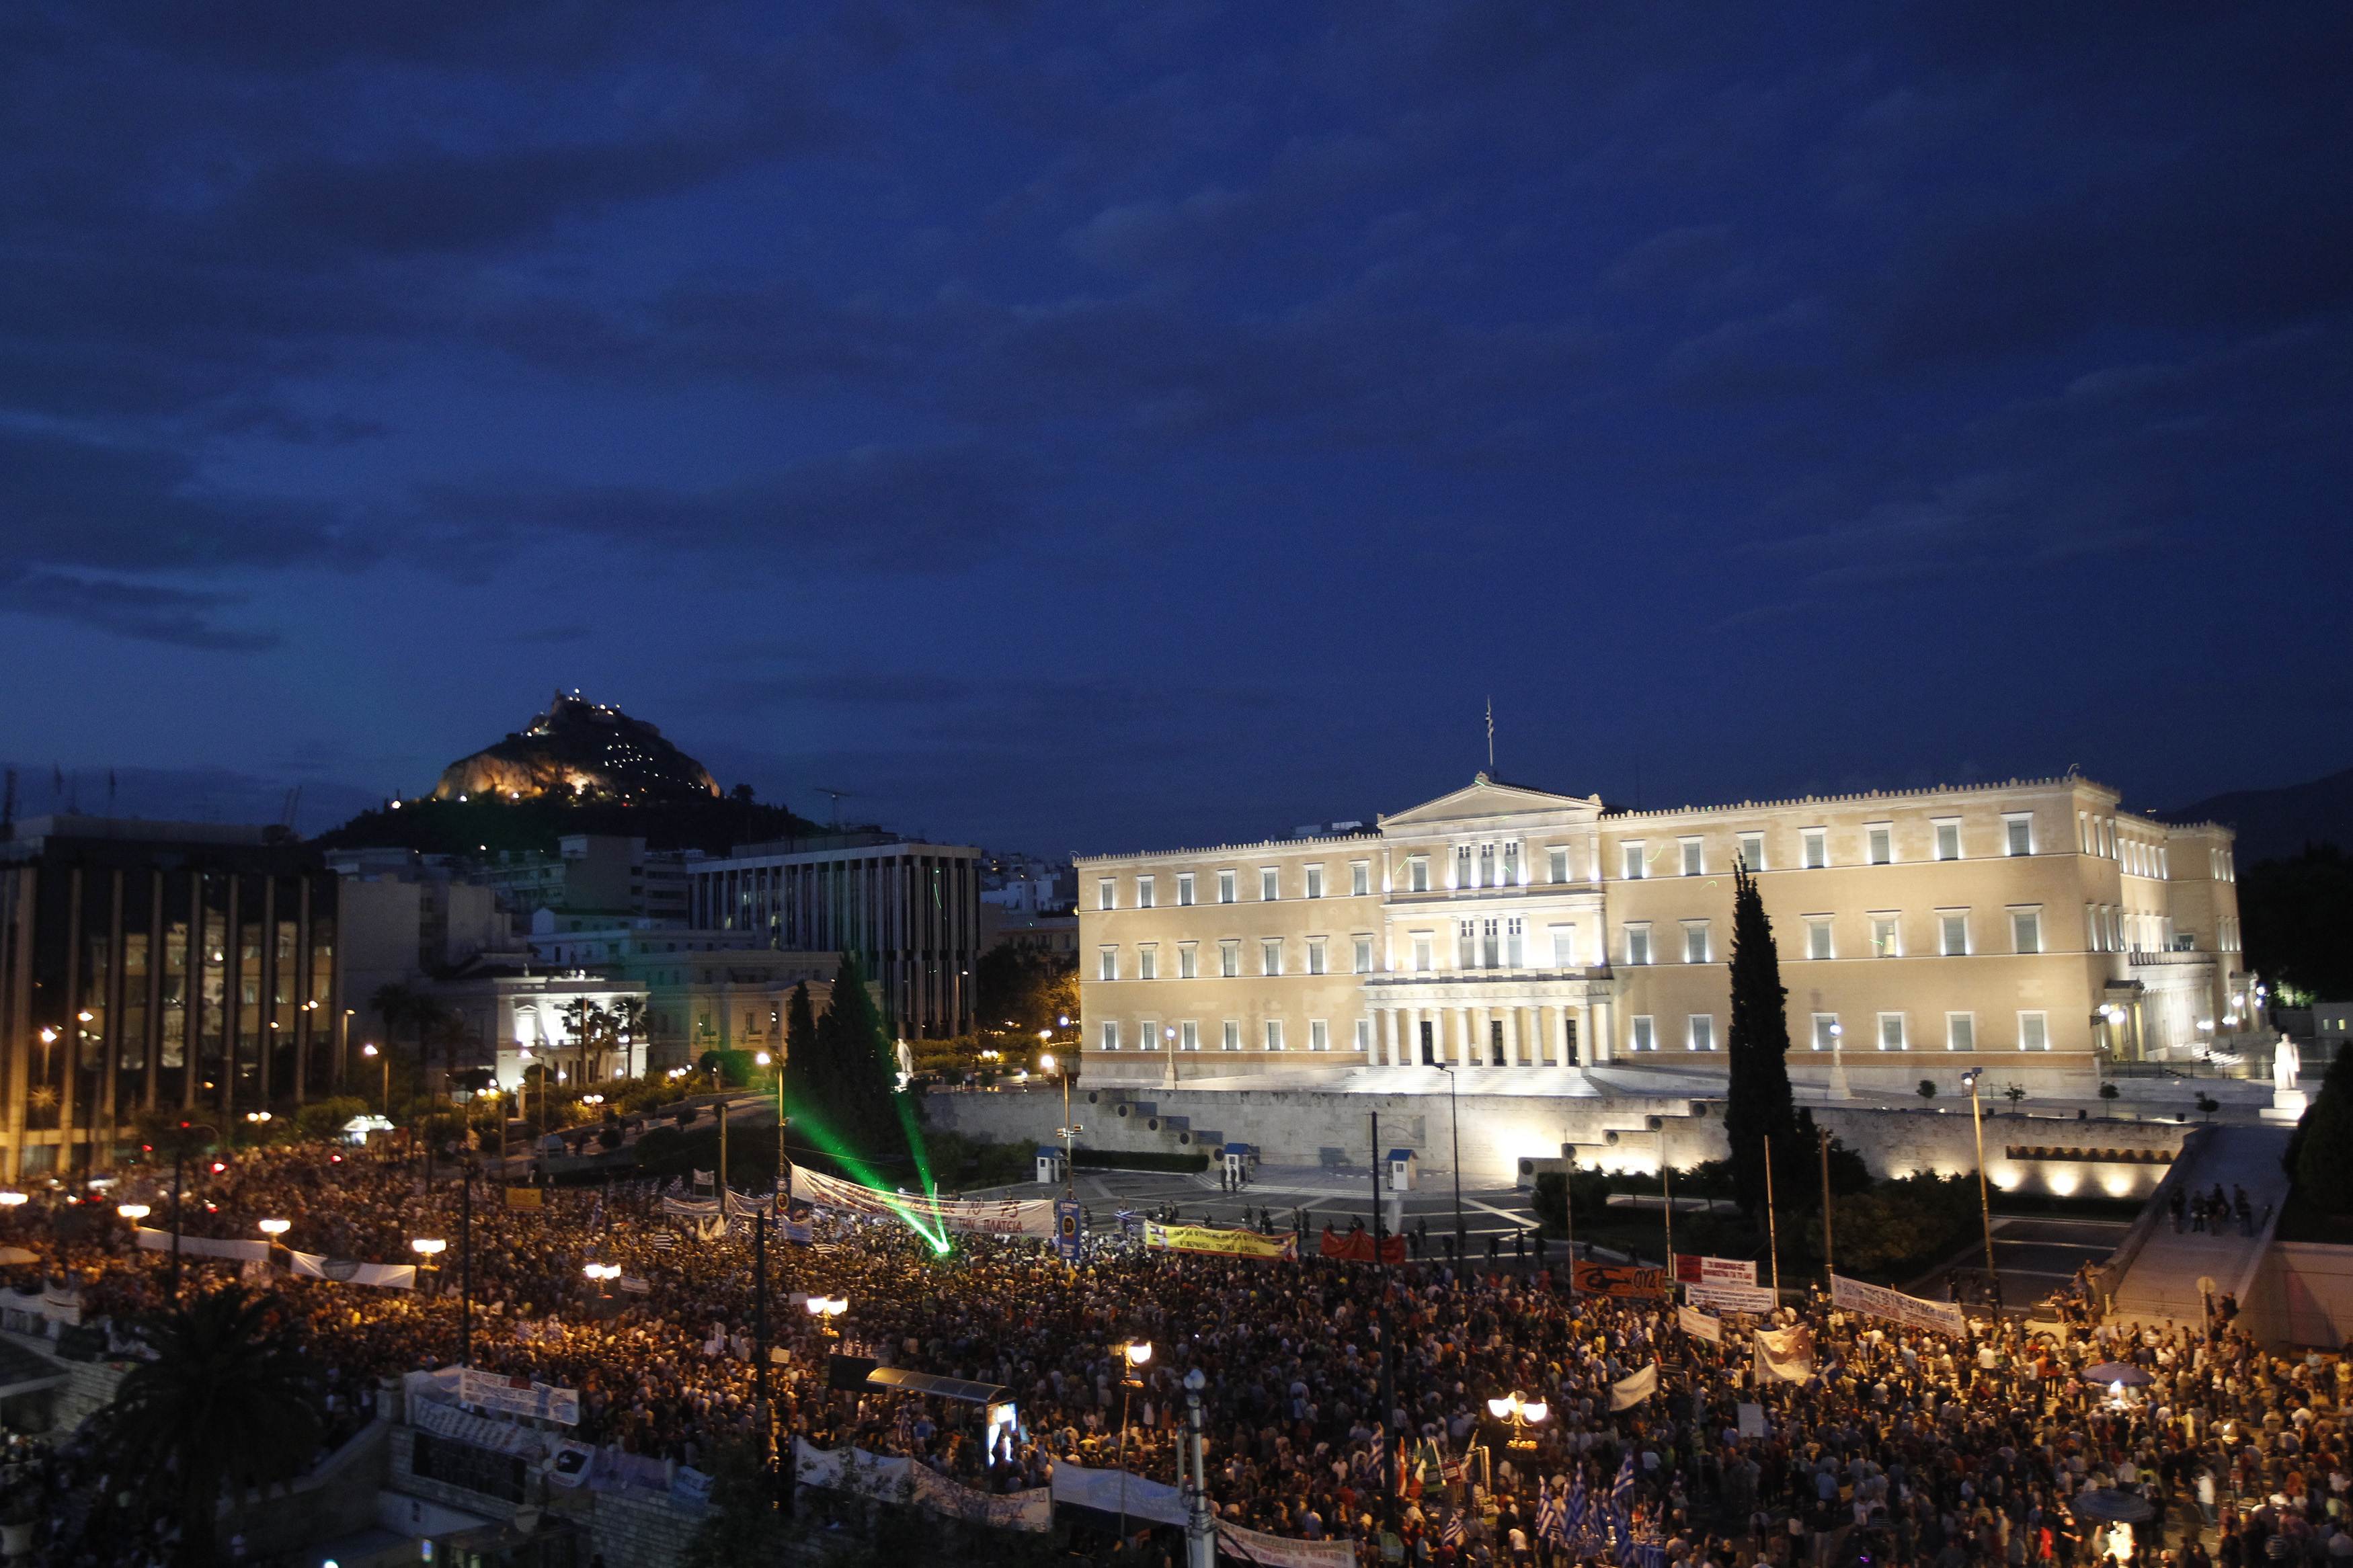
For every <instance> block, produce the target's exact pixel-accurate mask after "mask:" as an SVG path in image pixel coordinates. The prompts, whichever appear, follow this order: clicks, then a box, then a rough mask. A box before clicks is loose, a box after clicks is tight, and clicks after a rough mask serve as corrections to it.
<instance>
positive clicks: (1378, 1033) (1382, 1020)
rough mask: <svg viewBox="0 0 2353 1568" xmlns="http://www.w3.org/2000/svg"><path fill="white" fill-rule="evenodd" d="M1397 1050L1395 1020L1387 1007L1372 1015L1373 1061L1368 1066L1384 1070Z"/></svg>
mask: <svg viewBox="0 0 2353 1568" xmlns="http://www.w3.org/2000/svg"><path fill="white" fill-rule="evenodd" d="M1396 1048H1397V1019H1396V1018H1395V1017H1394V1016H1391V1014H1390V1012H1389V1010H1388V1008H1387V1007H1383V1008H1381V1009H1380V1010H1379V1011H1378V1012H1377V1013H1375V1014H1374V1015H1373V1059H1372V1061H1371V1063H1370V1064H1369V1065H1370V1066H1373V1067H1377V1068H1385V1067H1388V1066H1389V1065H1391V1064H1390V1061H1389V1058H1390V1055H1391V1054H1392V1053H1393V1052H1394V1051H1395V1050H1396Z"/></svg>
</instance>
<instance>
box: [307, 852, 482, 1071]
mask: <svg viewBox="0 0 2353 1568" xmlns="http://www.w3.org/2000/svg"><path fill="white" fill-rule="evenodd" d="M327 867H328V869H330V870H332V871H334V872H335V873H337V874H338V875H339V876H341V877H342V878H343V888H342V893H341V903H342V913H343V991H344V994H346V995H348V996H349V997H351V999H352V1000H351V1002H350V1003H349V1004H348V1005H350V1006H352V1007H353V1008H356V1009H357V1013H356V1015H355V1016H356V1022H355V1023H354V1025H353V1027H355V1028H357V1029H358V1030H359V1031H360V1032H361V1034H362V1035H363V1036H364V1037H366V1038H369V1039H375V1040H382V1039H385V1038H386V1037H388V1034H389V1031H388V1030H387V1029H386V1028H385V1022H384V1020H383V1019H382V1018H380V1017H378V1016H376V1015H375V1011H374V1007H373V1002H372V999H373V998H374V997H375V994H376V993H377V992H378V991H379V990H380V989H381V988H383V987H384V986H386V985H394V984H404V985H413V984H418V983H420V982H422V981H424V980H425V979H427V978H428V977H430V976H432V975H436V974H441V973H447V972H448V971H450V970H453V969H457V968H459V967H460V966H462V965H465V964H468V963H472V962H474V961H475V960H476V959H479V958H480V957H481V956H483V955H484V954H486V953H488V954H498V953H513V954H520V953H521V952H522V951H524V950H523V948H522V943H521V942H520V941H519V940H518V939H517V938H516V936H515V934H514V931H513V924H512V921H511V920H510V918H509V917H508V915H507V912H506V911H505V910H502V909H501V908H500V906H499V901H498V896H497V894H496V893H494V892H493V891H492V890H491V889H489V888H484V887H479V886H476V885H475V884H473V883H470V882H468V881H466V880H464V879H463V878H462V875H461V874H460V872H459V869H458V868H455V867H453V866H451V865H450V864H449V863H448V861H447V860H446V859H445V858H442V857H438V856H425V855H419V854H417V852H416V851H414V850H410V849H359V850H343V851H336V852H333V853H331V854H330V855H329V856H328V858H327Z"/></svg>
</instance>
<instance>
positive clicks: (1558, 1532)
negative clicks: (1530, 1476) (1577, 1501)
mask: <svg viewBox="0 0 2353 1568" xmlns="http://www.w3.org/2000/svg"><path fill="white" fill-rule="evenodd" d="M1536 1539H1537V1540H1539V1541H1549V1542H1552V1543H1553V1544H1554V1545H1555V1546H1558V1547H1561V1548H1563V1549H1566V1548H1567V1545H1568V1510H1567V1509H1566V1508H1563V1507H1562V1506H1561V1501H1560V1494H1559V1493H1558V1492H1556V1491H1554V1490H1553V1489H1552V1488H1551V1487H1550V1486H1541V1489H1540V1490H1539V1491H1538V1493H1537V1495H1536Z"/></svg>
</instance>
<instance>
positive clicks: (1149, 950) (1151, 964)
mask: <svg viewBox="0 0 2353 1568" xmlns="http://www.w3.org/2000/svg"><path fill="white" fill-rule="evenodd" d="M1135 977H1136V978H1137V979H1138V980H1157V979H1159V978H1160V949H1159V948H1158V947H1157V946H1156V945H1155V944H1154V943H1152V942H1145V943H1144V945H1142V946H1141V947H1139V948H1137V949H1136V950H1135Z"/></svg>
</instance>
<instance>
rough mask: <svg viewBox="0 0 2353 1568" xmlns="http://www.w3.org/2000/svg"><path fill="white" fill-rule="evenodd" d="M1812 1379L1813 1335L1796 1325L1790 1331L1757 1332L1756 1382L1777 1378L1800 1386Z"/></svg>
mask: <svg viewBox="0 0 2353 1568" xmlns="http://www.w3.org/2000/svg"><path fill="white" fill-rule="evenodd" d="M1813 1375H1814V1331H1813V1330H1811V1329H1810V1328H1808V1327H1807V1326H1806V1325H1805V1324H1803V1323H1799V1325H1798V1326H1797V1327H1796V1328H1794V1329H1759V1330H1757V1382H1759V1383H1763V1382H1764V1381H1765V1380H1766V1379H1767V1378H1778V1379H1780V1380H1781V1381H1782V1382H1783V1383H1803V1382H1805V1381H1806V1380H1807V1379H1808V1378H1810V1377H1811V1376H1813Z"/></svg>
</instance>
